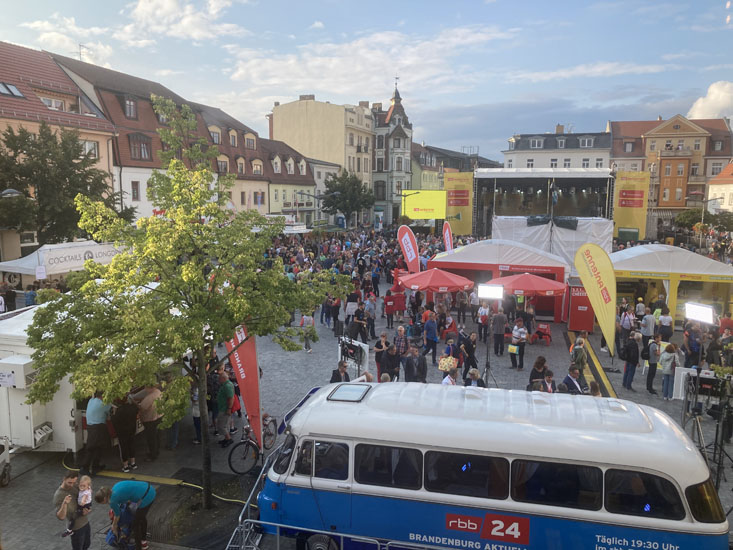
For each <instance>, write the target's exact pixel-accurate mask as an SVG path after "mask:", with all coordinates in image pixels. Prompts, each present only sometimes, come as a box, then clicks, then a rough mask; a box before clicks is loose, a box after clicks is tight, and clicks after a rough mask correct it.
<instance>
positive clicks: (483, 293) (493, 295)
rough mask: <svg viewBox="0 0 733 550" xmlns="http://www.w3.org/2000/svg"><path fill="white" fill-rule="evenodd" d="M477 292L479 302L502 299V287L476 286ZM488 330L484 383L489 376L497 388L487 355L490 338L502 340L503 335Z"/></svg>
mask: <svg viewBox="0 0 733 550" xmlns="http://www.w3.org/2000/svg"><path fill="white" fill-rule="evenodd" d="M477 291H478V292H477V294H478V297H479V300H501V299H502V298H503V297H504V287H503V286H502V285H489V284H480V285H478V288H477ZM487 322H488V320H487ZM490 328H491V327H486V364H485V365H484V381H485V382H487V383H488V377H489V376H491V379H492V380H493V381H494V384H495V385H496V387H497V388H498V387H499V383H498V382H497V381H496V378H494V375H493V374H492V372H491V361H490V356H491V354H490V353H489V348H490V347H491V338H492V337H493V338H496V337H497V336H498V337H500V338H504V335H503V334H501V335H497V336H494V335H493V334H491V331H490V330H489V329H490Z"/></svg>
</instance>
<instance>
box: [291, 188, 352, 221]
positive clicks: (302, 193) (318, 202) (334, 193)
mask: <svg viewBox="0 0 733 550" xmlns="http://www.w3.org/2000/svg"><path fill="white" fill-rule="evenodd" d="M298 195H300V198H303V196H306V197H311V198H312V199H316V211H317V212H318V213H319V219H320V211H321V201H322V200H323V199H325V198H326V197H330V196H338V195H341V191H331V192H329V193H322V194H320V195H313V194H311V193H308V192H307V191H298ZM296 204H297V203H296Z"/></svg>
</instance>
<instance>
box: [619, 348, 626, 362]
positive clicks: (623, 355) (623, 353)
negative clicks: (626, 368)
mask: <svg viewBox="0 0 733 550" xmlns="http://www.w3.org/2000/svg"><path fill="white" fill-rule="evenodd" d="M618 358H619V359H621V360H622V361H626V346H619V348H618Z"/></svg>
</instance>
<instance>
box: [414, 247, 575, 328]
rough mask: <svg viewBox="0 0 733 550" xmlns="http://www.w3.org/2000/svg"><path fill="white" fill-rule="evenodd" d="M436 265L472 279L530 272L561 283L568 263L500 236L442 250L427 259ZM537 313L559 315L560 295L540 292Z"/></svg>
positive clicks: (433, 265) (556, 317) (555, 316)
mask: <svg viewBox="0 0 733 550" xmlns="http://www.w3.org/2000/svg"><path fill="white" fill-rule="evenodd" d="M433 267H437V268H440V269H445V270H448V271H451V272H453V273H458V274H460V275H463V276H464V277H467V278H469V279H471V280H473V281H485V280H487V279H495V278H497V277H506V276H509V275H515V274H521V273H533V274H535V275H539V276H541V277H546V278H548V279H552V280H554V281H559V282H561V283H564V282H565V280H566V278H567V277H568V275H569V274H570V265H568V263H567V262H566V261H565V260H563V259H562V258H561V257H560V256H556V255H554V254H550V253H549V252H544V251H542V250H538V249H537V248H535V247H532V246H529V245H526V244H522V243H518V242H514V241H505V240H502V239H488V240H484V241H478V242H475V243H472V244H469V245H466V246H461V247H459V248H456V249H454V250H452V251H450V252H442V253H440V254H437V255H435V256H434V257H433V258H432V259H430V260H429V261H428V268H433ZM535 312H536V315H538V316H547V315H548V314H549V315H550V316H552V317H553V318H554V320H555V322H560V319H561V317H562V296H549V297H546V296H540V297H538V298H537V303H536V304H535Z"/></svg>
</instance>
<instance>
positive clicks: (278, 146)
mask: <svg viewBox="0 0 733 550" xmlns="http://www.w3.org/2000/svg"><path fill="white" fill-rule="evenodd" d="M257 141H258V142H259V145H258V147H260V148H261V149H262V152H263V153H264V155H265V158H264V159H262V160H263V164H264V165H265V167H264V175H265V176H267V177H268V178H269V180H270V183H287V184H296V185H315V184H316V182H315V180H314V179H313V173H312V172H311V168H310V164H308V162H306V163H305V174H303V175H301V174H300V172H299V171H298V163H300V161H301V160H306V159H305V156H304V155H301V154H300V153H298V151H296V150H295V149H293V148H292V147H290V145H288V144H287V143H285V142H283V141H278V140H275V139H265V138H260V139H259V140H257ZM275 155H279V156H280V158H281V159H282V161H283V162H282V164H283V165H282V166H281V168H280V173H279V174H278V173H276V172H275V171H274V170H273V168H272V163H271V162H270V161H269V160H268V159H270V158H274V157H275ZM287 158H292V159H293V161H294V162H295V171H294V172H293V173H292V174H288V171H287V170H286V169H285V166H284V165H285V160H286V159H287Z"/></svg>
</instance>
